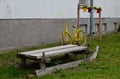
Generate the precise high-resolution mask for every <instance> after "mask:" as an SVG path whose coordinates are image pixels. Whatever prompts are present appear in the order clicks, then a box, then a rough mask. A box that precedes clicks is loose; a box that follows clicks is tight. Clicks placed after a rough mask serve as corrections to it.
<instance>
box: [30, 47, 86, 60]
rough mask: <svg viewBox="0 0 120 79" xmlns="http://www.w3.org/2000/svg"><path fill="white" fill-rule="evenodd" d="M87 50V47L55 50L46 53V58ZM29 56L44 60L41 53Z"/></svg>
mask: <svg viewBox="0 0 120 79" xmlns="http://www.w3.org/2000/svg"><path fill="white" fill-rule="evenodd" d="M85 49H87V47H83V46H77V47H72V48H65V49H62V50H61V49H59V50H53V51H48V52H45V57H48V56H55V55H59V54H65V53H70V52H75V51H81V50H85ZM28 56H32V57H36V58H37V59H40V58H42V52H41V53H37V54H36V53H34V54H30V55H28Z"/></svg>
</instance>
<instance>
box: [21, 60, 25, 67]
mask: <svg viewBox="0 0 120 79" xmlns="http://www.w3.org/2000/svg"><path fill="white" fill-rule="evenodd" d="M25 65H26V58H21V66H23V67H24V66H25Z"/></svg>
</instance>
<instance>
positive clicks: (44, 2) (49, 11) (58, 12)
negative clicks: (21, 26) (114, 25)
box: [0, 0, 120, 19]
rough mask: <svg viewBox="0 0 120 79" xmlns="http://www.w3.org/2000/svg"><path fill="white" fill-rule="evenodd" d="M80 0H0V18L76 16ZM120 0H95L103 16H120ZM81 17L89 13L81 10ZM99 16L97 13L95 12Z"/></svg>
mask: <svg viewBox="0 0 120 79" xmlns="http://www.w3.org/2000/svg"><path fill="white" fill-rule="evenodd" d="M77 3H78V0H0V19H6V18H10V19H11V18H75V17H76V16H77ZM119 3H120V0H94V5H96V6H100V7H102V9H103V10H102V17H120V14H119V13H120V5H119ZM80 15H81V17H83V18H84V17H89V13H83V12H82V11H81V14H80ZM94 15H95V17H97V14H96V13H95V14H94Z"/></svg>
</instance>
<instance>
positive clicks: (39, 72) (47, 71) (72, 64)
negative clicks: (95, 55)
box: [35, 59, 85, 77]
mask: <svg viewBox="0 0 120 79" xmlns="http://www.w3.org/2000/svg"><path fill="white" fill-rule="evenodd" d="M83 61H85V59H83V60H78V61H74V62H70V63H66V64H61V65H57V66H53V67H49V68H46V69H40V70H36V71H35V73H36V76H37V77H40V76H43V75H45V74H50V73H52V72H55V70H59V69H66V68H71V67H75V66H77V65H79V64H80V63H81V62H83Z"/></svg>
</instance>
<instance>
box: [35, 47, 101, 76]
mask: <svg viewBox="0 0 120 79" xmlns="http://www.w3.org/2000/svg"><path fill="white" fill-rule="evenodd" d="M98 50H99V46H96V51H95V52H94V53H93V54H92V56H91V57H89V58H87V59H82V60H78V61H74V62H70V63H66V64H61V65H57V66H53V67H48V68H45V69H40V70H36V71H35V73H36V75H37V76H38V77H40V76H43V75H45V74H50V73H52V72H54V71H55V70H59V69H66V68H71V67H75V66H77V65H79V64H81V63H82V62H84V61H93V60H94V59H95V58H96V57H97V54H98Z"/></svg>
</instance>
